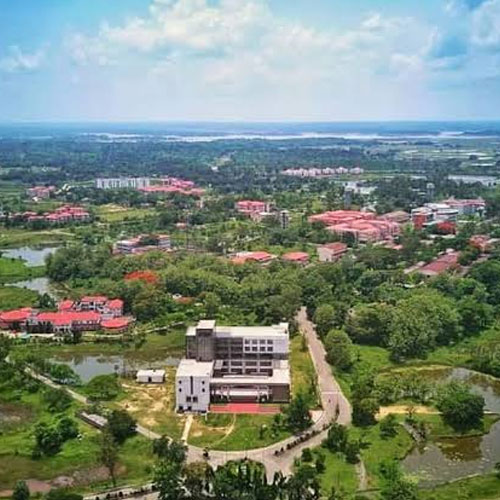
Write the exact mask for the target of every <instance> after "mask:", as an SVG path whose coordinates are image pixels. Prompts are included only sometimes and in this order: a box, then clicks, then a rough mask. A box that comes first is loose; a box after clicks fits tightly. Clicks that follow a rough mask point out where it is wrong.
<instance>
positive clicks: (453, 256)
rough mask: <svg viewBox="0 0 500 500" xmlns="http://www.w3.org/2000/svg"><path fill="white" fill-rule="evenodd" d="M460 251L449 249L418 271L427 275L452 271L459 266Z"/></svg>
mask: <svg viewBox="0 0 500 500" xmlns="http://www.w3.org/2000/svg"><path fill="white" fill-rule="evenodd" d="M458 257H459V253H458V252H454V251H448V252H446V253H444V254H443V255H440V256H439V257H438V258H436V259H434V260H433V261H432V262H429V264H426V265H425V266H422V267H421V268H420V269H418V271H419V272H420V273H421V274H423V275H425V276H429V277H432V276H438V275H439V274H442V273H444V272H445V271H450V270H452V269H456V268H458V267H459V264H458Z"/></svg>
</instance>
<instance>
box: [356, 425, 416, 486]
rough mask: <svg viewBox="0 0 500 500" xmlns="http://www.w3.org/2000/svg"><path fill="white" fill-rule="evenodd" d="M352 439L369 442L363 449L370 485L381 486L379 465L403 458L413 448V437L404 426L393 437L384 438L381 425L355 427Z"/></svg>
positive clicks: (362, 453)
mask: <svg viewBox="0 0 500 500" xmlns="http://www.w3.org/2000/svg"><path fill="white" fill-rule="evenodd" d="M350 436H351V438H352V439H357V438H362V439H363V441H364V442H366V443H367V444H368V446H367V447H366V448H364V449H363V450H362V451H361V455H362V457H363V461H364V463H365V467H366V471H367V474H368V487H369V488H376V487H378V486H379V467H380V464H381V463H382V462H384V461H386V460H394V459H398V460H399V459H402V458H404V457H405V456H406V455H407V453H408V452H409V451H410V450H411V449H412V447H413V445H414V441H413V439H412V438H411V437H410V435H409V434H408V433H407V432H406V431H405V430H404V429H403V428H402V427H399V428H398V430H397V435H396V436H395V437H393V438H391V439H383V438H382V437H381V436H380V425H379V424H377V425H374V426H372V427H368V428H357V427H353V428H352V429H351V431H350Z"/></svg>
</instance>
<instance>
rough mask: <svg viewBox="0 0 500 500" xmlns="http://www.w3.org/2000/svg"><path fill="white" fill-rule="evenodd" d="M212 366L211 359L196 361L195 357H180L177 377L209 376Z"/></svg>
mask: <svg viewBox="0 0 500 500" xmlns="http://www.w3.org/2000/svg"><path fill="white" fill-rule="evenodd" d="M213 368H214V363H213V361H209V362H207V361H196V360H195V359H181V362H180V363H179V366H178V367H177V374H176V376H177V377H191V376H197V377H211V376H212V372H213Z"/></svg>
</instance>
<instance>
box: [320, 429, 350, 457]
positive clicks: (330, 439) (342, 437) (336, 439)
mask: <svg viewBox="0 0 500 500" xmlns="http://www.w3.org/2000/svg"><path fill="white" fill-rule="evenodd" d="M347 440H348V431H347V428H346V427H345V426H344V425H340V424H337V423H333V424H332V425H331V426H330V428H329V429H328V434H327V437H326V439H325V440H324V441H323V446H325V447H326V448H328V449H329V450H330V451H331V452H333V453H335V452H341V453H343V452H344V450H345V447H346V445H347Z"/></svg>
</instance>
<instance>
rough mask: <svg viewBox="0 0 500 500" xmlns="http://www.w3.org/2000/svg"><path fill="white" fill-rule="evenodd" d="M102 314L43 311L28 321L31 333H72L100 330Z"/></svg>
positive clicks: (28, 328)
mask: <svg viewBox="0 0 500 500" xmlns="http://www.w3.org/2000/svg"><path fill="white" fill-rule="evenodd" d="M100 324H101V315H100V314H99V313H96V312H94V311H64V312H61V311H59V312H43V313H38V314H37V315H35V316H32V317H31V318H29V319H28V321H27V325H26V326H27V330H28V332H29V333H71V332H75V331H91V330H99V328H100Z"/></svg>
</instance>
